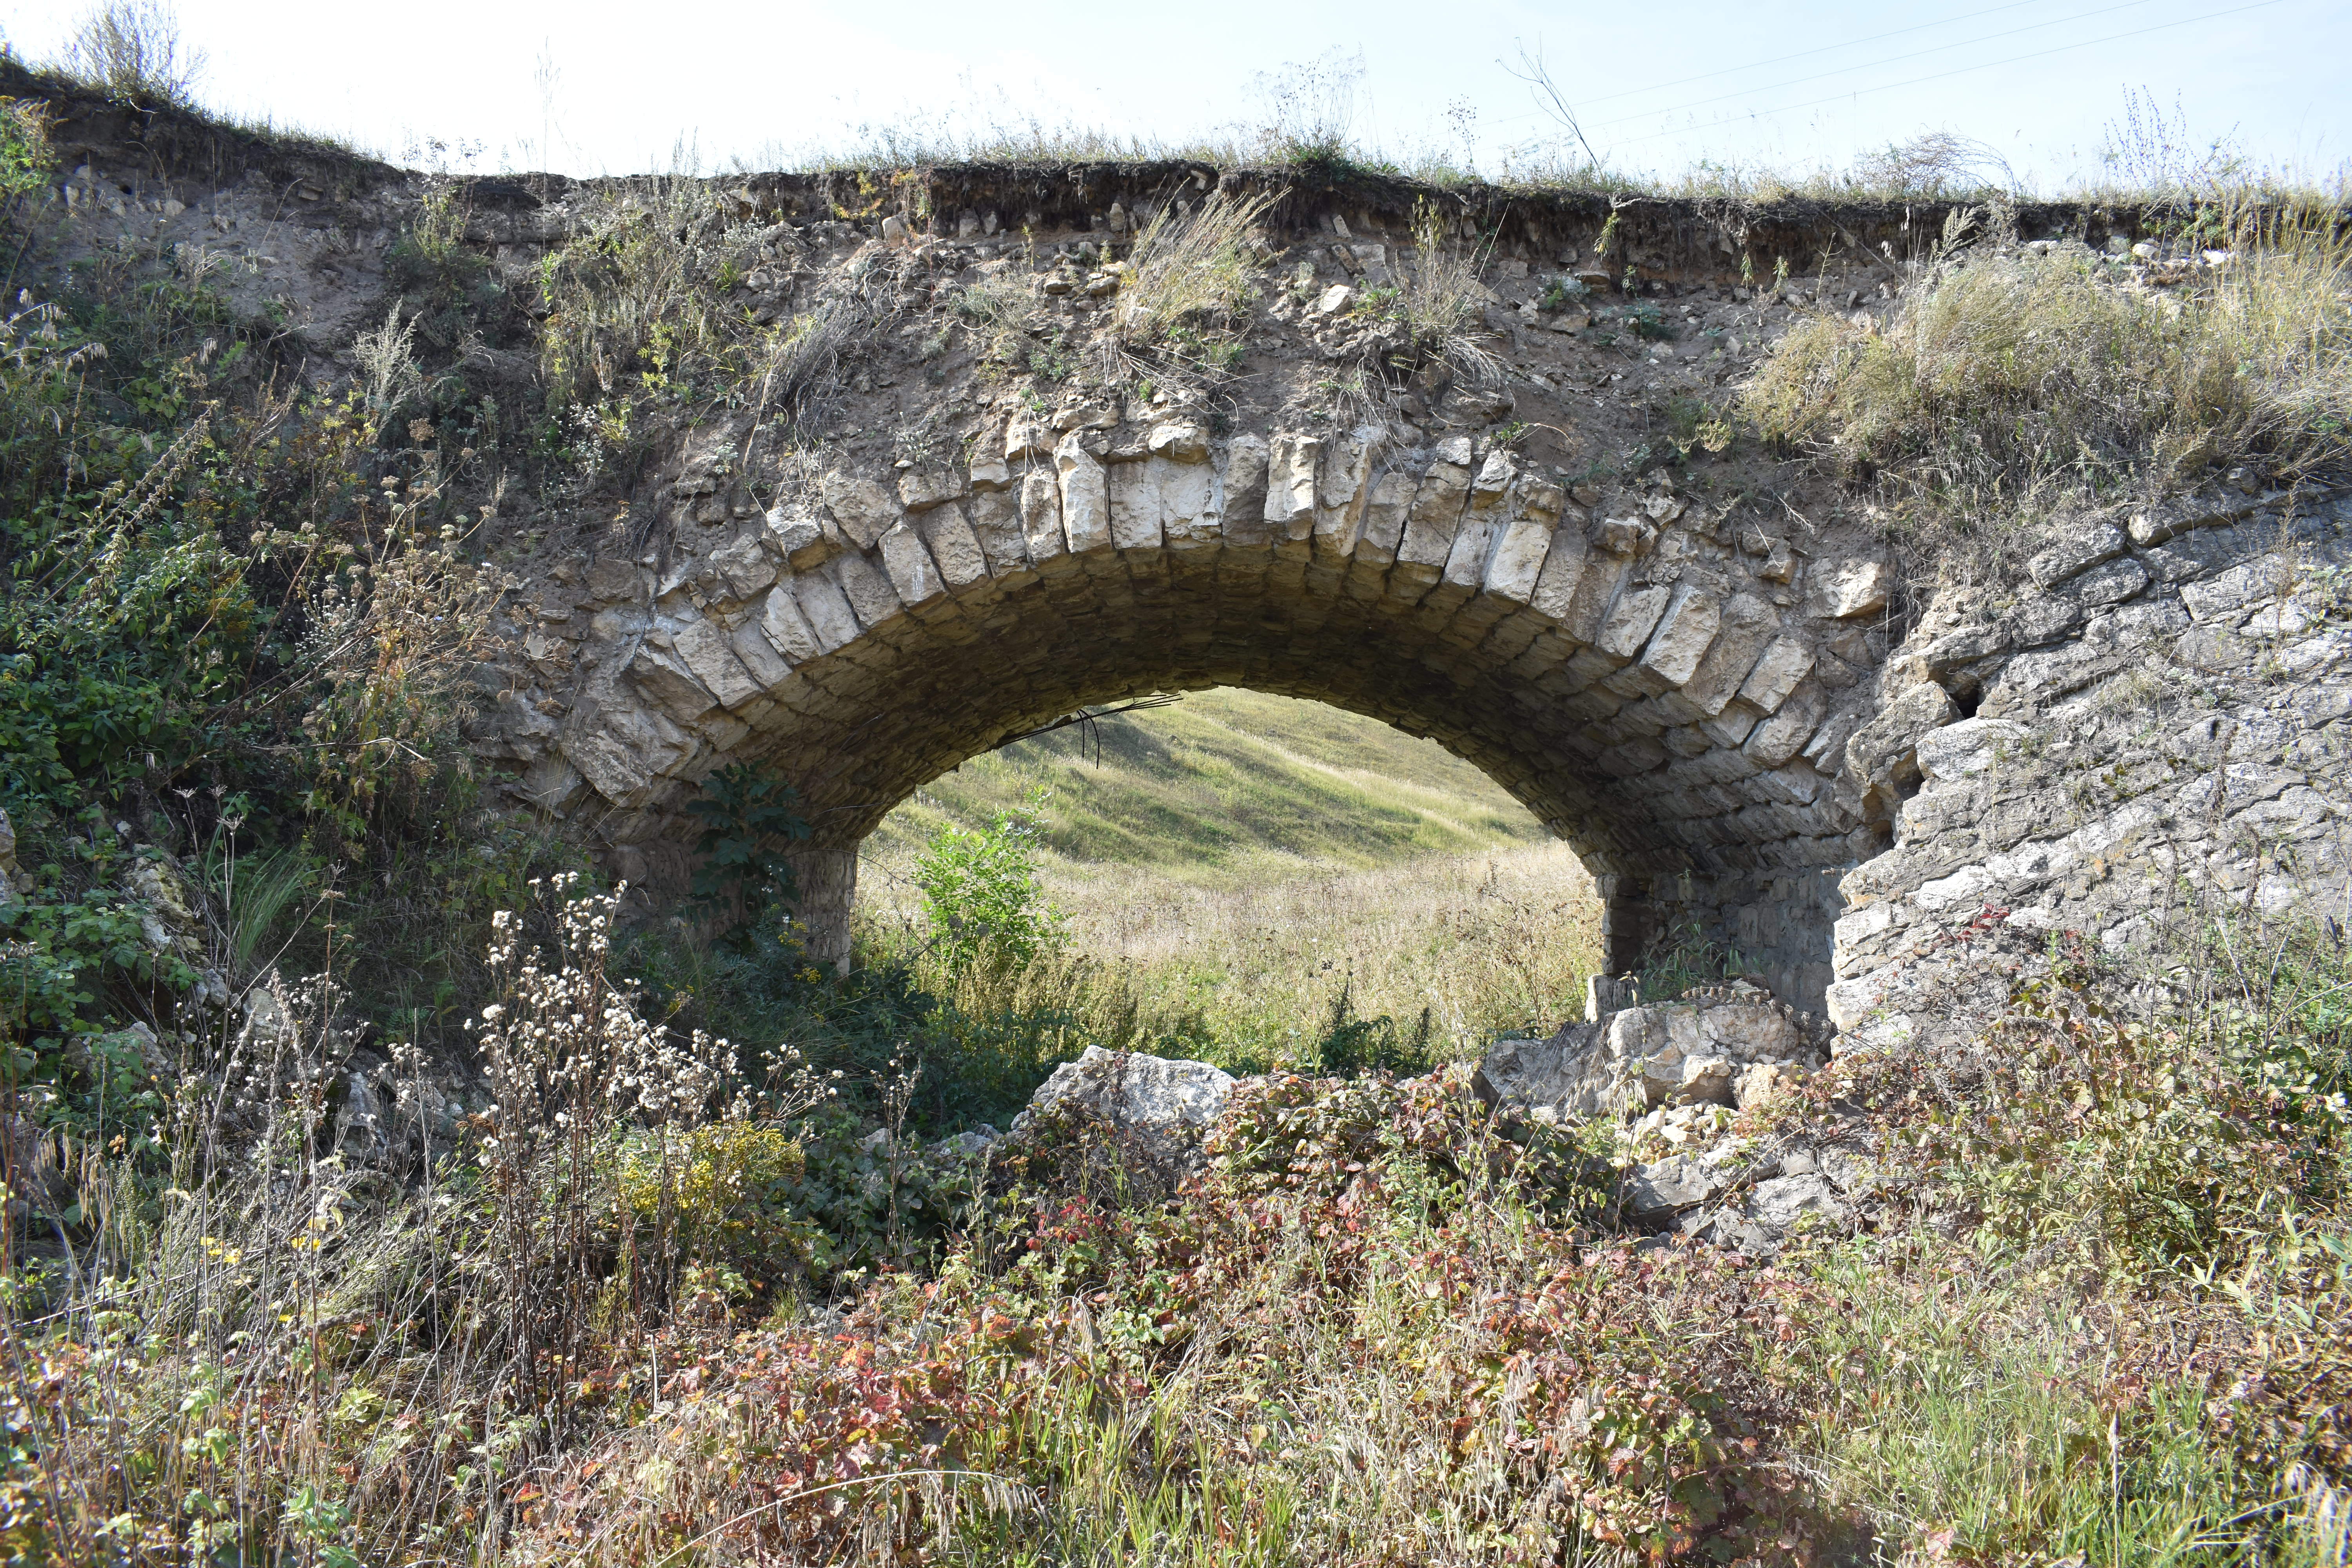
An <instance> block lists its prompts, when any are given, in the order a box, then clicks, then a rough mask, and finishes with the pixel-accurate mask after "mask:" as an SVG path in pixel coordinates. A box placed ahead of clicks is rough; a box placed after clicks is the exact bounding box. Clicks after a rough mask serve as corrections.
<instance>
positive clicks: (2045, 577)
mask: <svg viewBox="0 0 2352 1568" xmlns="http://www.w3.org/2000/svg"><path fill="white" fill-rule="evenodd" d="M2126 548H2128V544H2127V542H2126V540H2125V538H2124V531H2123V530H2122V529H2120V528H2117V527H2116V526H2115V525H2114V524H2113V523H2107V522H2102V523H2095V524H2093V525H2091V526H2088V527H2084V528H2078V529H2076V530H2074V531H2073V532H2070V533H2068V534H2067V535H2066V536H2065V537H2064V538H2063V539H2061V540H2059V542H2057V543H2055V544H2053V545H2052V546H2050V548H2049V549H2047V550H2044V551H2042V552H2041V553H2040V554H2038V555H2036V556H2035V557H2034V558H2033V559H2032V561H2030V562H2028V563H2026V568H2025V569H2026V571H2027V572H2028V573H2029V574H2031V575H2032V578H2033V581H2034V582H2035V583H2036V584H2039V585H2041V586H2042V587H2044V588H2054V587H2056V586H2057V585H2058V584H2061V583H2063V582H2065V581H2066V580H2067V579H2069V578H2071V577H2074V575H2076V574H2079V573H2082V572H2086V571H2088V570H2090V569H2091V568H2092V567H2094V566H2096V565H2098V564H2099V563H2101V562H2105V561H2113V560H2114V559H2115V558H2116V556H2118V555H2121V554H2122V553H2123V552H2124V551H2125V550H2126Z"/></svg>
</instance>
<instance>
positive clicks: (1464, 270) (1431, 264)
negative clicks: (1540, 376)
mask: <svg viewBox="0 0 2352 1568" xmlns="http://www.w3.org/2000/svg"><path fill="white" fill-rule="evenodd" d="M1453 230H1454V224H1453V221H1452V220H1451V219H1450V218H1449V217H1448V216H1446V213H1445V210H1444V207H1443V206H1441V205H1439V204H1438V203H1436V202H1433V201H1428V200H1423V201H1421V202H1418V203H1416V204H1415V205H1414V206H1413V213H1412V244H1413V260H1412V266H1410V267H1409V268H1404V275H1403V277H1402V279H1400V280H1399V282H1398V284H1397V289H1396V294H1395V297H1394V299H1393V300H1391V301H1390V302H1389V304H1388V310H1389V311H1390V313H1391V315H1392V316H1393V317H1394V319H1395V321H1396V322H1397V324H1398V326H1399V327H1400V328H1401V329H1402V334H1403V336H1404V337H1405V339H1406V340H1407V345H1408V346H1407V350H1406V353H1405V354H1404V356H1403V357H1404V358H1405V359H1406V360H1407V361H1408V362H1409V363H1407V364H1406V365H1403V366H1398V367H1396V368H1411V364H1412V363H1425V362H1427V361H1431V360H1436V361H1442V362H1443V363H1444V364H1446V365H1447V366H1448V367H1450V368H1451V369H1452V370H1453V371H1454V373H1455V374H1460V375H1465V376H1467V377H1469V378H1470V379H1471V380H1473V381H1475V382H1477V383H1478V384H1481V385H1486V384H1492V383H1495V382H1497V381H1499V380H1501V379H1502V374H1503V362H1502V361H1501V360H1500V359H1499V358H1497V357H1496V355H1495V353H1494V352H1493V351H1492V350H1490V349H1488V348H1487V347H1486V345H1485V344H1484V343H1481V342H1479V341H1478V339H1477V336H1476V335H1475V334H1476V328H1477V325H1478V322H1479V321H1480V319H1481V316H1482V314H1483V311H1484V307H1485V304H1486V300H1487V299H1488V298H1489V295H1488V292H1487V289H1486V285H1485V284H1483V283H1481V282H1479V281H1478V273H1479V270H1480V268H1482V267H1483V266H1484V265H1485V262H1486V251H1485V249H1484V248H1483V247H1479V246H1477V245H1475V244H1474V245H1465V244H1464V243H1462V242H1461V241H1460V240H1458V239H1457V238H1455V237H1454V232H1453Z"/></svg>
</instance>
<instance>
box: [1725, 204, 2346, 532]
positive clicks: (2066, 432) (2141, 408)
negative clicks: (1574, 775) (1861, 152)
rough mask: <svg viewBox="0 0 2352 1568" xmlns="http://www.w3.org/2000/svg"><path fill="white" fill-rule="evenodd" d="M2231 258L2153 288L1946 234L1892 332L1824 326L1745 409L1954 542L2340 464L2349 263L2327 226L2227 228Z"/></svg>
mask: <svg viewBox="0 0 2352 1568" xmlns="http://www.w3.org/2000/svg"><path fill="white" fill-rule="evenodd" d="M2223 232H2224V233H2226V234H2227V235H2228V242H2227V249H2228V257H2227V259H2226V260H2225V261H2224V262H2223V263H2222V264H2221V265H2220V266H2219V267H2206V266H2201V265H2200V266H2199V267H2198V268H2196V269H2195V271H2194V276H2193V279H2190V280H2188V281H2185V282H2183V283H2182V284H2181V286H2179V287H2178V288H2173V289H2160V288H2150V287H2147V286H2144V285H2143V284H2142V283H2141V282H2140V281H2139V280H2137V279H2135V278H2134V277H2132V276H2130V275H2129V274H2128V273H2127V272H2126V271H2125V270H2124V269H2121V268H2116V267H2113V266H2111V265H2110V264H2108V263H2107V262H2105V261H2103V260H2101V259H2100V258H2095V257H2093V256H2091V255H2090V254H2089V253H2088V252H2084V251H2077V252H2074V253H2072V254H2069V253H2065V252H2063V251H2062V252H2056V253H2052V254H2049V255H2037V254H2035V253H2033V252H2032V251H2031V250H2027V249H2022V248H2020V247H2016V246H2015V245H2013V244H2008V243H2001V242H2000V241H1999V240H1998V239H1996V240H1995V241H1994V242H1992V243H1983V244H1972V243H1969V241H1970V239H1971V237H1972V236H1971V233H1970V227H1969V218H1968V217H1964V216H1955V218H1954V220H1953V221H1952V222H1951V223H1950V224H1949V225H1948V227H1947V231H1946V235H1945V239H1944V242H1943V244H1942V245H1941V246H1940V247H1938V249H1937V254H1936V255H1935V257H1934V258H1933V259H1932V260H1930V261H1929V262H1928V263H1927V264H1926V265H1924V266H1922V267H1921V268H1919V269H1918V270H1916V272H1915V273H1914V274H1913V275H1912V276H1911V277H1910V278H1909V279H1907V280H1906V283H1905V284H1904V286H1903V289H1902V292H1901V295H1900V297H1899V299H1898V300H1897V304H1896V307H1895V310H1894V311H1893V313H1892V314H1891V315H1890V316H1889V317H1887V318H1886V319H1885V320H1884V321H1881V320H1879V319H1876V318H1867V319H1864V318H1857V319H1854V320H1848V319H1845V318H1843V317H1842V316H1837V315H1832V314H1826V313H1825V314H1822V315H1818V316H1816V317H1814V318H1813V319H1811V320H1810V321H1805V322H1802V323H1801V324H1800V325H1799V326H1797V327H1796V328H1794V329H1793V330H1791V331H1790V332H1789V333H1787V334H1786V335H1785V336H1784V337H1783V338H1782V339H1781V340H1780V342H1779V343H1778V345H1776V347H1775V348H1774V351H1773V353H1772V354H1771V357H1770V358H1769V359H1768V360H1767V361H1766V362H1765V363H1764V364H1763V366H1762V367H1761V369H1760V370H1759V373H1758V374H1757V376H1756V379H1755V380H1754V381H1753V382H1752V383H1751V384H1749V386H1748V388H1747V390H1746V392H1745V394H1744V396H1743V398H1742V405H1743V409H1744V411H1745V413H1746V414H1747V415H1748V417H1750V418H1751V419H1753V420H1755V421H1756V423H1757V424H1759V426H1762V427H1763V429H1764V430H1765V431H1766V432H1767V433H1768V434H1769V435H1770V436H1773V437H1778V438H1780V439H1782V440H1785V441H1788V442H1790V443H1792V444H1794V445H1796V446H1798V447H1802V448H1805V449H1807V450H1811V451H1812V452H1815V453H1817V454H1820V455H1822V457H1824V458H1829V459H1831V460H1832V461H1834V462H1835V463H1836V464H1837V465H1838V467H1839V468H1841V469H1842V470H1843V471H1844V472H1845V473H1846V474H1847V475H1848V476H1849V477H1851V478H1852V479H1854V480H1856V481H1857V482H1867V483H1870V484H1873V485H1874V486H1876V487H1877V488H1878V489H1880V490H1881V491H1882V492H1883V493H1884V494H1885V495H1886V496H1887V497H1888V499H1890V500H1894V501H1896V502H1898V503H1901V504H1903V505H1904V506H1906V508H1907V509H1908V510H1910V511H1911V512H1912V513H1913V514H1914V515H1918V516H1933V517H1937V518H1939V519H1942V520H1945V521H1948V522H1949V523H1952V524H1955V525H1957V526H1958V527H1959V528H1960V529H1962V530H1963V531H1987V530H1993V529H1998V528H1999V527H2000V526H2002V524H2003V521H2004V520H2007V519H2010V518H2014V517H2017V516H2021V515H2024V516H2031V515H2035V514H2042V513H2047V512H2048V511H2050V510H2053V509H2055V508H2056V507H2058V506H2060V505H2062V504H2063V503H2066V502H2069V501H2080V500H2099V499H2105V498H2115V497H2118V496H2124V495H2138V494H2146V493H2150V492H2158V491H2162V490H2164V489H2169V488H2173V487H2179V486H2183V485H2187V484H2190V483H2193V482H2195V480H2196V479H2198V478H2199V477H2200V475H2202V474H2203V473H2205V472H2206V471H2207V470H2209V469H2210V468H2215V467H2217V466H2226V465H2229V464H2231V463H2241V462H2243V463H2251V464H2254V465H2257V466H2259V467H2260V468H2263V469H2264V470H2267V471H2268V472H2269V473H2271V474H2272V475H2273V476H2276V477H2280V478H2285V479H2292V478H2294V477H2298V476H2302V475H2306V474H2310V473H2313V472H2315V471H2317V470H2321V469H2324V468H2330V467H2333V466H2336V465H2338V464H2340V463H2341V462H2342V461H2343V460H2344V458H2345V457H2346V455H2347V449H2352V250H2347V245H2346V243H2345V242H2344V241H2343V240H2342V239H2341V238H2340V237H2336V235H2335V234H2334V232H2333V231H2332V230H2331V229H2330V228H2329V227H2327V226H2325V225H2322V224H2317V223H2312V224H2305V223H2300V222H2297V221H2294V220H2293V219H2291V218H2290V219H2265V220H2261V221H2257V220H2255V219H2252V218H2246V219H2243V220H2242V221H2236V222H2232V223H2230V224H2228V225H2227V226H2225V228H2224V230H2223Z"/></svg>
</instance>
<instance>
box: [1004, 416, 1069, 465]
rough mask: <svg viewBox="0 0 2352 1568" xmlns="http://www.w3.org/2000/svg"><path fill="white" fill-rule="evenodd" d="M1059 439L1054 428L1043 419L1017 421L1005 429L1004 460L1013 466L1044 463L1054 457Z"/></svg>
mask: <svg viewBox="0 0 2352 1568" xmlns="http://www.w3.org/2000/svg"><path fill="white" fill-rule="evenodd" d="M1057 439H1059V437H1056V436H1055V432H1054V428H1053V426H1050V425H1048V424H1046V423H1045V421H1044V420H1042V419H1015V420H1014V421H1013V423H1011V424H1010V425H1007V426H1005V427H1004V460H1005V462H1006V463H1007V464H1011V465H1019V464H1022V463H1027V462H1038V461H1043V460H1045V459H1046V458H1051V457H1052V456H1053V455H1054V443H1055V441H1056V440H1057Z"/></svg>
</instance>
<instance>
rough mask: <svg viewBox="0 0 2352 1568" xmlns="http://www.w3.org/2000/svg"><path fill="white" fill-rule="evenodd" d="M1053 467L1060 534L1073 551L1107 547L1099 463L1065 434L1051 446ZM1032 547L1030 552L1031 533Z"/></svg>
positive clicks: (1105, 492)
mask: <svg viewBox="0 0 2352 1568" xmlns="http://www.w3.org/2000/svg"><path fill="white" fill-rule="evenodd" d="M1054 468H1055V471H1056V472H1058V473H1059V474H1060V475H1061V482H1062V489H1061V502H1062V506H1061V512H1062V516H1061V521H1062V537H1063V538H1064V539H1066V540H1067V541H1068V542H1069V552H1070V553H1071V554H1073V555H1085V554H1088V553H1090V552H1094V551H1097V550H1108V549H1109V548H1110V543H1111V538H1110V481H1109V479H1108V476H1106V475H1105V474H1104V472H1103V466H1102V464H1101V463H1099V462H1097V460H1096V459H1095V458H1094V455H1093V454H1092V453H1090V452H1088V451H1087V449H1086V448H1085V447H1083V446H1081V445H1080V444H1079V442H1078V438H1077V437H1076V436H1075V435H1073V436H1066V437H1063V439H1062V443H1061V445H1059V446H1057V447H1055V448H1054ZM1031 539H1032V545H1031V548H1032V551H1033V552H1034V548H1035V545H1034V539H1035V536H1034V534H1033V535H1032V536H1031Z"/></svg>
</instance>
